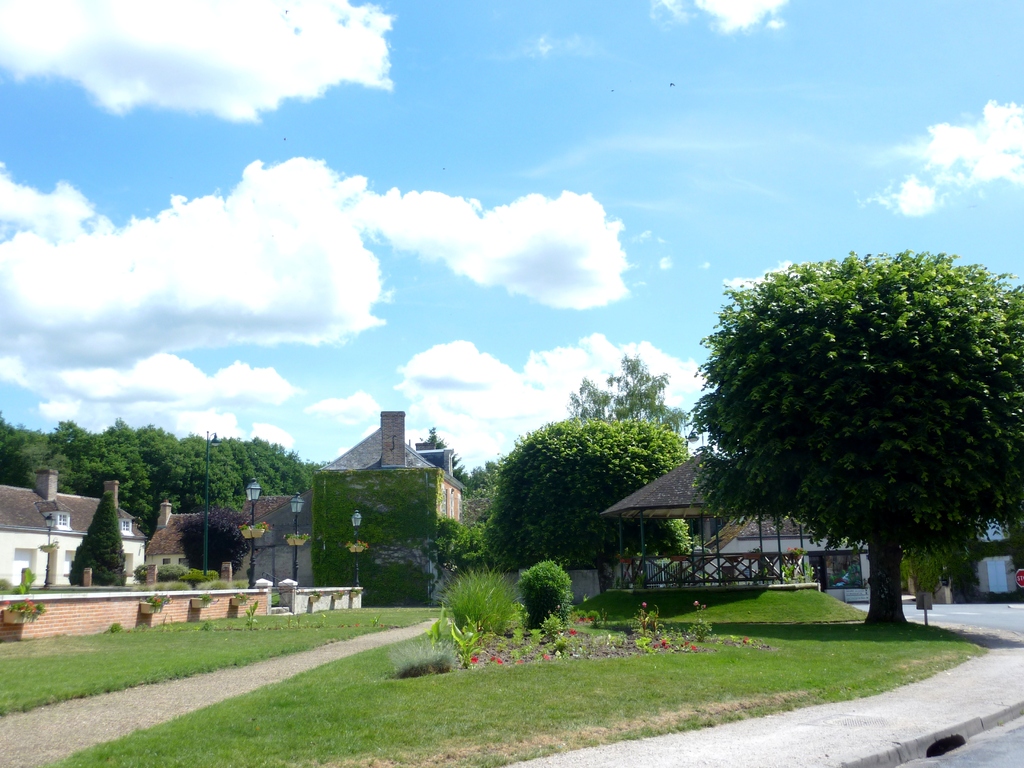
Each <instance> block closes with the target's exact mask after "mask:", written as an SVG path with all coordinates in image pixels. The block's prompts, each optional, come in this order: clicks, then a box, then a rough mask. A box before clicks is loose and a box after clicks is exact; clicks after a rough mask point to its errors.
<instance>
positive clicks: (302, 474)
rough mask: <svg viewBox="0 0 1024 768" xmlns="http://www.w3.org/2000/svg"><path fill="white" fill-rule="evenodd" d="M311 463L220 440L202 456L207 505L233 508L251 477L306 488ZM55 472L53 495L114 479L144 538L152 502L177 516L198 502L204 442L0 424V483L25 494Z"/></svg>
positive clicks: (142, 430)
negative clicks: (43, 474) (41, 472)
mask: <svg viewBox="0 0 1024 768" xmlns="http://www.w3.org/2000/svg"><path fill="white" fill-rule="evenodd" d="M318 466H319V465H318V464H314V463H310V462H303V461H302V460H301V459H300V458H299V456H298V455H297V454H296V453H294V452H293V451H288V450H286V449H285V448H283V447H281V446H280V445H272V444H270V443H267V442H266V441H264V440H260V439H258V438H254V439H252V440H237V439H234V438H226V439H224V440H222V441H221V444H220V445H219V446H217V447H215V448H212V449H211V451H210V503H211V504H214V505H218V506H225V507H241V506H242V505H243V504H244V503H245V484H246V483H247V482H248V481H249V480H250V479H251V478H253V477H255V478H258V479H259V481H260V485H262V486H263V492H264V493H266V494H268V495H269V494H282V495H291V494H294V493H299V492H302V491H305V490H306V489H308V488H309V487H310V486H311V485H312V482H313V472H314V471H315V470H316V469H317V468H318ZM44 468H46V469H56V470H58V471H59V472H60V478H59V484H60V492H61V493H74V494H79V495H81V496H95V497H98V496H100V495H101V494H102V493H103V482H104V481H105V480H119V481H120V483H121V486H120V490H119V502H120V504H121V507H122V508H123V509H124V510H125V511H126V512H128V513H129V514H131V515H133V516H134V517H135V518H136V520H137V522H138V524H139V527H140V528H141V529H142V531H143V532H144V533H146V534H147V535H151V534H152V533H153V531H154V529H155V526H156V518H157V515H158V514H159V508H160V502H161V501H163V500H164V499H168V500H170V502H171V504H173V505H174V508H175V509H176V510H178V511H182V512H190V511H192V510H195V509H200V508H202V507H203V504H204V495H203V493H204V484H205V481H206V438H205V437H201V436H199V435H189V436H188V437H185V438H181V439H179V438H177V437H175V436H174V435H172V434H171V433H169V432H166V431H164V430H162V429H159V428H158V427H154V426H146V427H138V428H135V427H131V426H129V425H128V424H126V423H125V422H123V421H121V420H120V419H118V420H117V421H116V422H115V423H114V425H113V426H111V427H109V428H107V429H105V430H103V431H102V432H90V431H88V430H86V429H83V428H82V427H80V426H78V425H77V424H75V423H74V422H73V421H62V422H60V424H58V425H57V427H56V428H55V429H54V430H53V431H52V432H50V433H48V434H44V433H42V432H38V431H35V430H28V429H24V428H23V427H11V426H10V425H7V424H6V423H4V422H3V420H2V419H0V483H3V484H9V485H17V486H22V487H25V488H31V487H32V486H33V485H34V483H35V478H34V477H33V475H32V473H33V472H34V471H35V470H36V469H44Z"/></svg>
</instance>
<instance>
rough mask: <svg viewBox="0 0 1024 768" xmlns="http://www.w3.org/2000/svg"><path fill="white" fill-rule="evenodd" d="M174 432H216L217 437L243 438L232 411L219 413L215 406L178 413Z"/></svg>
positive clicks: (193, 433)
mask: <svg viewBox="0 0 1024 768" xmlns="http://www.w3.org/2000/svg"><path fill="white" fill-rule="evenodd" d="M174 432H175V433H176V434H178V435H205V434H206V433H207V432H210V433H211V434H212V433H214V432H216V433H217V436H218V437H237V438H244V437H245V433H244V432H242V430H241V429H239V428H238V418H237V417H236V416H235V415H234V414H233V413H221V412H220V411H218V410H217V409H216V408H209V409H207V410H205V411H186V412H183V413H180V414H178V417H177V419H176V421H175V426H174Z"/></svg>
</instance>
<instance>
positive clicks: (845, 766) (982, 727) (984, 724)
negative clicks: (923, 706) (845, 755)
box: [842, 701, 1024, 768]
mask: <svg viewBox="0 0 1024 768" xmlns="http://www.w3.org/2000/svg"><path fill="white" fill-rule="evenodd" d="M1022 715H1024V701H1018V702H1017V703H1016V704H1013V705H1011V706H1009V707H1003V708H1002V709H1000V710H998V711H996V712H993V713H991V714H988V715H985V716H984V717H972V718H971V719H970V720H965V721H964V722H962V723H958V724H956V725H952V726H950V727H948V728H943V729H942V730H940V731H933V732H932V733H929V734H926V735H924V736H918V737H917V738H916V739H910V740H909V741H903V742H900V743H899V744H897V745H896V746H894V747H891V748H890V749H887V750H885V751H883V752H876V753H875V754H873V755H866V756H865V757H860V758H857V759H856V760H850V761H848V762H844V763H842V768H896V766H898V765H902V764H903V763H908V762H910V761H911V760H919V759H920V758H922V757H927V752H928V748H929V747H931V746H932V744H934V743H935V742H937V741H939V740H940V739H944V738H947V737H949V736H962V737H963V738H964V739H965V740H969V739H971V738H972V737H974V736H977V735H978V734H979V733H982V732H983V731H988V730H991V729H992V728H996V727H998V726H1000V725H1004V724H1006V723H1008V722H1010V721H1012V720H1016V719H1017V718H1018V717H1021V716H1022Z"/></svg>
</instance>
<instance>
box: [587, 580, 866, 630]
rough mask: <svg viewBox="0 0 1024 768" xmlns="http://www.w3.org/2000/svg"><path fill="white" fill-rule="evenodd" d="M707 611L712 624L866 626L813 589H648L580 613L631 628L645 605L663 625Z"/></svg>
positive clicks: (858, 614)
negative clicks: (852, 623) (848, 623)
mask: <svg viewBox="0 0 1024 768" xmlns="http://www.w3.org/2000/svg"><path fill="white" fill-rule="evenodd" d="M694 602H698V603H700V604H701V605H706V606H707V608H706V609H705V611H704V618H706V619H707V620H708V621H710V622H711V623H712V624H809V623H815V624H821V623H832V622H845V621H864V613H863V611H859V610H857V609H856V608H854V607H853V606H850V605H847V604H846V603H841V602H839V601H838V600H836V599H835V598H834V597H829V596H828V595H826V594H823V593H821V592H818V591H817V590H814V589H802V590H798V591H792V592H791V591H784V590H775V589H737V590H727V589H648V590H636V591H634V592H632V593H630V592H619V591H613V592H605V593H604V594H602V595H598V596H597V597H594V598H591V599H590V600H586V601H585V602H584V603H583V604H582V605H580V606H579V609H580V610H582V611H597V612H598V614H600V615H604V613H607V616H608V621H609V622H612V623H620V622H628V621H629V620H630V619H632V618H633V617H634V616H635V615H636V612H637V610H639V608H640V606H641V604H642V603H647V609H648V610H652V609H654V608H655V607H657V609H658V612H659V614H660V616H661V619H662V620H663V621H670V622H676V621H678V622H690V621H693V619H694V618H696V615H697V611H698V608H697V607H695V606H694Z"/></svg>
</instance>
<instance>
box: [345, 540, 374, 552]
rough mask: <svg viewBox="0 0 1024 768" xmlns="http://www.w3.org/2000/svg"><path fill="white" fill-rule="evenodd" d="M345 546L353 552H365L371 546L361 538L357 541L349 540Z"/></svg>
mask: <svg viewBox="0 0 1024 768" xmlns="http://www.w3.org/2000/svg"><path fill="white" fill-rule="evenodd" d="M345 546H346V547H348V551H349V552H352V553H358V552H365V551H366V550H368V549H369V548H370V545H369V544H367V543H366V542H365V541H359V539H356V540H355V541H349V542H347V543H346V544H345Z"/></svg>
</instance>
